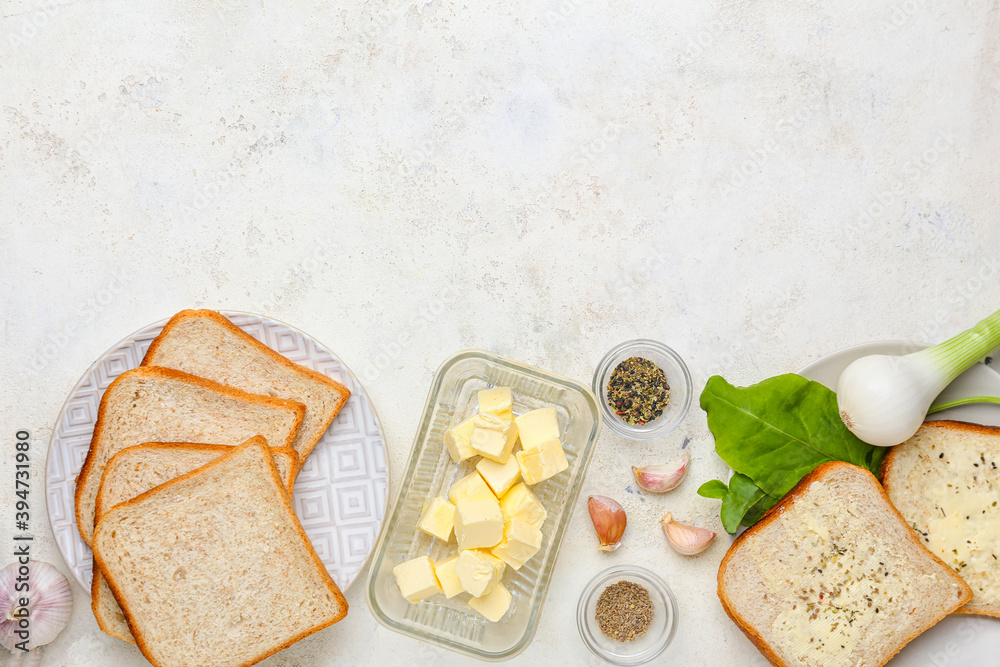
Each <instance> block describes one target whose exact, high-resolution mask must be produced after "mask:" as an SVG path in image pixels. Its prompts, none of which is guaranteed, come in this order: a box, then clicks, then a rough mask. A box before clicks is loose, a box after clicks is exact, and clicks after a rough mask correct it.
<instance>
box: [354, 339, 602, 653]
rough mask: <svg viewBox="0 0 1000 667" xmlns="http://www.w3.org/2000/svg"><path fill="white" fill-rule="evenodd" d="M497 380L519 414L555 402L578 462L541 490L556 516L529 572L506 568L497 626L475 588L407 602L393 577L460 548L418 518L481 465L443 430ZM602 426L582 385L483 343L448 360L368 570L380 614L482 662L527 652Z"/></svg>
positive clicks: (570, 453) (388, 622)
mask: <svg viewBox="0 0 1000 667" xmlns="http://www.w3.org/2000/svg"><path fill="white" fill-rule="evenodd" d="M489 387H510V388H511V390H512V391H513V396H514V414H515V415H519V414H523V413H525V412H527V411H529V410H534V409H535V408H540V407H544V406H546V405H553V406H555V408H556V412H557V414H558V416H559V430H560V433H562V444H563V448H564V450H565V452H566V459H567V461H568V462H569V468H568V469H567V470H564V471H563V472H561V473H559V474H558V475H556V476H554V477H552V478H550V479H547V480H545V481H544V482H541V483H539V484H536V485H534V486H533V487H532V491H534V493H535V494H536V495H537V496H538V498H539V499H540V500H541V502H542V504H543V505H544V506H545V510H546V512H547V513H548V516H547V518H546V519H545V524H544V525H543V526H542V529H541V531H542V547H541V549H540V550H539V551H538V553H537V554H535V556H534V557H533V558H532V559H531V560H530V561H528V562H527V563H525V565H524V566H523V567H521V569H520V570H514V569H513V568H507V571H506V573H505V574H504V576H503V579H502V581H503V584H504V586H506V587H507V589H508V590H509V591H510V593H511V595H512V597H513V601H512V603H511V607H510V609H509V610H508V612H507V614H506V615H505V616H504V617H503V618H502V619H501V620H500V621H499V622H497V623H491V622H489V621H487V620H486V619H484V618H483V617H482V616H480V615H479V614H477V613H476V612H475V611H473V610H472V609H471V608H470V607H469V605H468V598H469V596H468V595H466V594H462V595H459V596H456V597H454V598H452V599H450V600H449V599H447V598H445V597H444V595H442V594H438V595H435V596H432V597H430V598H428V599H426V600H424V601H422V602H418V603H416V604H412V603H410V602H407V601H406V600H405V599H404V598H403V596H402V595H401V594H400V592H399V589H398V588H397V586H396V580H395V577H394V576H393V574H392V568H393V567H395V566H396V565H398V564H399V563H402V562H404V561H407V560H409V559H411V558H416V557H418V556H430V557H431V558H432V559H433V560H435V561H437V560H440V559H443V558H445V557H447V556H448V555H450V554H452V553H455V551H456V546H455V542H454V539H452V541H451V542H449V543H442V542H441V540H438V539H435V538H433V537H431V536H429V535H426V534H425V533H423V532H421V531H419V530H417V521H418V520H419V519H420V513H421V511H422V509H423V506H424V503H425V502H426V501H427V500H429V499H430V498H433V497H435V496H443V497H447V495H448V489H449V487H450V486H451V485H452V483H454V482H455V481H457V480H458V479H460V478H461V477H463V476H465V475H467V474H469V473H470V472H472V471H473V470H475V460H476V459H473V460H471V461H462V462H461V463H457V464H456V463H455V462H453V461H452V460H451V457H450V456H449V455H448V451H447V449H446V448H445V446H444V432H445V431H446V430H447V429H449V428H451V427H452V426H455V425H457V424H459V423H460V422H462V421H463V420H465V419H467V418H468V417H470V416H471V415H473V414H474V413H475V412H476V411H477V400H476V392H478V391H480V390H481V389H487V388H489ZM600 430H601V410H600V408H599V407H598V404H597V399H596V398H595V397H594V394H593V393H591V391H590V390H589V389H588V388H587V387H586V386H584V385H582V384H580V383H579V382H576V381H574V380H569V379H567V378H563V377H560V376H558V375H553V374H552V373H546V372H545V371H541V370H539V369H537V368H532V367H531V366H526V365H524V364H520V363H517V362H515V361H511V360H509V359H504V358H503V357H499V356H496V355H494V354H490V353H489V352H484V351H482V350H466V351H463V352H459V353H458V354H456V355H455V356H453V357H451V358H450V359H448V360H447V361H445V362H444V363H443V364H442V365H441V367H440V368H439V369H438V371H437V373H436V374H435V376H434V382H433V383H432V384H431V390H430V394H429V395H428V397H427V404H426V406H425V407H424V414H423V418H422V419H421V422H420V427H419V430H418V431H417V436H416V439H415V440H414V443H413V450H412V452H411V453H410V462H409V464H408V466H407V468H406V472H405V473H404V476H403V480H402V483H401V485H400V491H399V495H398V496H397V498H396V501H395V503H394V504H393V506H392V508H391V510H390V513H389V516H388V518H387V522H386V527H385V530H384V531H383V533H382V537H381V538H380V540H379V543H378V546H377V548H376V550H375V554H374V557H373V559H372V565H371V570H370V571H369V573H368V582H367V586H366V589H365V594H366V598H367V600H368V606H369V607H370V608H371V610H372V613H373V614H374V615H375V618H376V619H378V621H379V622H380V623H382V624H383V625H385V626H386V627H388V628H390V629H392V630H396V631H397V632H402V633H403V634H407V635H410V636H413V637H416V638H418V639H422V640H424V641H426V642H430V643H432V644H436V645H438V646H443V647H445V648H449V649H452V650H454V651H459V652H461V653H466V654H468V655H471V656H474V657H476V658H479V659H481V660H506V659H508V658H511V657H513V656H515V655H517V654H518V653H520V652H521V651H523V650H524V649H525V648H526V647H527V646H528V644H529V643H530V642H531V639H532V637H533V636H534V634H535V630H536V628H537V627H538V618H539V614H540V613H541V611H542V604H543V603H544V601H545V596H546V594H547V593H548V589H549V581H550V580H551V578H552V571H553V569H554V567H555V562H556V557H557V556H558V554H559V545H560V544H561V542H562V538H563V535H564V534H565V532H566V528H567V526H568V525H569V521H570V517H571V516H572V513H573V506H574V505H575V503H576V501H577V497H578V496H579V493H580V487H581V484H582V483H583V478H584V475H585V474H586V473H587V466H588V465H589V463H590V458H591V456H592V455H593V452H594V446H595V444H596V443H597V436H598V434H599V432H600Z"/></svg>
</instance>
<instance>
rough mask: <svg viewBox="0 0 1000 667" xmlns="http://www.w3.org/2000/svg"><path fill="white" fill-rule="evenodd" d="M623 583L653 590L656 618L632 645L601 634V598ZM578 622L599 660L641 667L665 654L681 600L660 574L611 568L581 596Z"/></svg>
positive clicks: (578, 606) (623, 567)
mask: <svg viewBox="0 0 1000 667" xmlns="http://www.w3.org/2000/svg"><path fill="white" fill-rule="evenodd" d="M619 581H631V582H632V583H635V584H639V585H640V586H642V587H644V588H645V589H646V590H647V591H649V597H650V599H651V600H652V601H653V619H652V622H651V623H650V624H649V630H647V631H646V634H644V635H643V636H642V637H639V638H638V639H636V640H634V641H631V642H620V641H617V640H614V639H612V638H611V637H608V636H607V635H605V634H604V633H603V632H601V626H600V625H598V624H597V599H598V598H599V597H601V593H603V592H604V589H605V588H607V587H608V586H610V585H611V584H617V583H618V582H619ZM576 623H577V626H579V628H580V636H581V637H582V638H583V643H584V644H586V645H587V648H589V649H590V651H591V652H592V653H593V654H594V655H596V656H597V657H599V658H601V659H603V660H606V661H607V662H610V663H611V664H614V665H641V664H644V663H647V662H649V661H650V660H652V659H653V658H655V657H656V656H658V655H660V654H661V653H663V651H664V649H666V648H667V645H668V644H669V643H670V640H671V639H673V638H674V633H675V632H676V631H677V600H675V599H674V594H673V593H671V592H670V588H668V587H667V584H666V583H665V582H664V581H663V579H661V578H660V577H659V576H658V575H656V574H654V573H653V572H650V571H649V570H647V569H646V568H644V567H639V566H638V565H620V566H615V567H609V568H608V569H606V570H604V571H603V572H601V573H600V574H598V575H597V576H596V577H594V578H593V579H591V580H590V583H589V584H587V587H586V588H585V589H584V590H583V593H582V594H581V595H580V603H579V604H578V605H577V608H576Z"/></svg>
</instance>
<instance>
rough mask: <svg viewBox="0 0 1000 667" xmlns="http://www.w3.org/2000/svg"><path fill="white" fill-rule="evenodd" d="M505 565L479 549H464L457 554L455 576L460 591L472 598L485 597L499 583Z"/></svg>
mask: <svg viewBox="0 0 1000 667" xmlns="http://www.w3.org/2000/svg"><path fill="white" fill-rule="evenodd" d="M506 567H507V566H506V565H505V564H504V562H503V561H502V560H500V559H499V558H497V557H496V556H494V555H493V554H491V553H489V552H488V551H480V550H479V549H466V550H465V551H460V552H459V553H458V560H457V561H456V562H455V574H456V576H458V580H459V581H460V582H461V583H462V589H463V590H465V591H466V592H468V593H469V594H471V595H472V596H473V597H479V596H481V595H486V594H487V593H489V592H490V591H491V590H493V587H494V586H496V585H497V584H499V583H500V576H501V575H503V572H504V570H505V569H506Z"/></svg>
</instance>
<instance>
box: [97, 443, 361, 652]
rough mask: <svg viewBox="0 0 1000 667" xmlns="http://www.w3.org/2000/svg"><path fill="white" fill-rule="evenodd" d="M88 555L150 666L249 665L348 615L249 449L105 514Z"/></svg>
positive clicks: (271, 476)
mask: <svg viewBox="0 0 1000 667" xmlns="http://www.w3.org/2000/svg"><path fill="white" fill-rule="evenodd" d="M94 558H95V560H96V561H97V563H98V565H99V567H100V568H101V571H102V572H103V573H104V575H105V578H106V580H107V582H108V584H109V585H110V587H111V590H112V592H113V593H114V596H115V598H116V599H117V601H118V603H119V604H120V605H121V608H122V610H123V611H124V613H125V618H126V621H127V623H128V625H129V629H130V630H131V632H132V635H133V636H134V637H135V639H136V643H137V644H138V646H139V648H140V650H141V651H142V652H143V654H144V655H145V656H146V658H147V659H148V660H149V661H150V662H151V663H152V664H153V665H156V666H157V667H200V666H208V665H212V666H217V667H237V666H239V667H242V666H246V665H252V664H254V663H256V662H258V661H260V660H263V659H264V658H266V657H267V656H269V655H271V654H273V653H275V652H277V651H280V650H281V649H283V648H286V647H287V646H289V645H290V644H292V643H293V642H295V641H297V640H299V639H301V638H302V637H305V636H307V635H309V634H312V633H314V632H316V631H318V630H320V629H322V628H325V627H327V626H329V625H331V624H333V623H336V622H337V621H339V620H340V619H341V618H343V617H344V616H345V615H346V613H347V602H346V600H345V599H344V596H343V595H342V594H341V592H340V590H339V589H338V588H337V585H336V584H335V583H334V582H333V580H332V579H331V578H330V575H329V574H327V571H326V569H325V568H324V567H323V563H322V562H321V561H320V559H319V557H318V556H317V555H316V552H315V551H314V550H313V548H312V545H311V544H310V543H309V540H308V538H307V537H306V535H305V533H304V532H303V530H302V526H301V525H300V524H299V521H298V518H297V517H296V516H295V512H294V510H293V509H292V504H291V499H290V498H289V496H288V493H287V492H286V491H285V488H284V484H283V482H282V480H281V479H280V477H279V476H278V470H277V468H276V467H275V464H274V459H273V458H272V457H271V455H270V453H269V452H268V450H267V448H266V447H265V446H263V445H262V444H261V443H260V442H259V441H252V442H248V443H246V444H244V445H241V446H239V447H236V448H234V449H233V451H232V452H230V453H227V454H223V455H222V456H221V457H219V458H218V459H216V460H215V461H213V462H211V463H209V464H207V465H204V466H202V467H201V468H198V469H197V470H194V471H192V472H190V473H187V474H186V475H182V476H181V477H178V478H177V479H174V480H172V481H169V482H167V483H165V484H161V485H160V486H158V487H156V488H154V489H152V490H150V491H147V492H146V493H143V494H142V495H140V496H138V497H136V498H133V499H132V500H129V501H127V502H124V503H121V504H119V505H116V506H115V507H113V508H112V509H111V510H109V511H108V513H107V514H105V515H104V516H103V517H101V518H100V520H99V521H98V523H97V528H96V530H95V533H94Z"/></svg>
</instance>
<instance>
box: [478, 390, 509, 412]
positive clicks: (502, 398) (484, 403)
mask: <svg viewBox="0 0 1000 667" xmlns="http://www.w3.org/2000/svg"><path fill="white" fill-rule="evenodd" d="M513 408H514V397H513V396H512V395H511V393H510V387H494V388H493V389H484V390H483V391H481V392H479V411H480V412H489V413H490V414H493V415H496V416H497V417H503V418H504V419H513V418H514V413H513V412H511V410H513Z"/></svg>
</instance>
